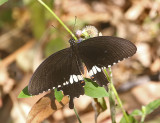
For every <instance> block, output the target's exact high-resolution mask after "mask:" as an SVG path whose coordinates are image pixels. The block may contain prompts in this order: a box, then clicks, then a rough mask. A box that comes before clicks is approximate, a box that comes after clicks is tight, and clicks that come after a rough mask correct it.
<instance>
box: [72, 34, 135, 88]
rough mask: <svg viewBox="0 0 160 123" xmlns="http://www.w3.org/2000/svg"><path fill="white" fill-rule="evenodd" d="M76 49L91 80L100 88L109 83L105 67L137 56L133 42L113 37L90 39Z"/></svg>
mask: <svg viewBox="0 0 160 123" xmlns="http://www.w3.org/2000/svg"><path fill="white" fill-rule="evenodd" d="M75 47H76V49H77V52H78V55H79V57H80V58H81V59H82V61H83V62H84V64H85V65H86V67H87V69H88V71H89V74H90V76H91V78H93V80H94V79H95V80H96V81H97V83H98V84H99V85H100V86H102V85H106V83H108V81H107V79H106V77H105V75H104V73H103V72H102V68H103V67H108V66H111V65H113V64H115V63H118V62H119V61H121V60H123V59H125V58H128V57H130V56H132V55H133V54H135V52H136V50H137V49H136V46H135V45H134V44H133V43H132V42H130V41H128V40H125V39H122V38H117V37H111V36H99V37H94V38H90V39H87V40H85V41H82V42H81V43H79V44H77V45H76V46H75Z"/></svg>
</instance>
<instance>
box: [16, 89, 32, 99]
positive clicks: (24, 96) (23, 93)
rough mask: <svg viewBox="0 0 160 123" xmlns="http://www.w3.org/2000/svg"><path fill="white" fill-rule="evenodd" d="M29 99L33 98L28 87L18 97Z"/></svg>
mask: <svg viewBox="0 0 160 123" xmlns="http://www.w3.org/2000/svg"><path fill="white" fill-rule="evenodd" d="M28 97H32V96H31V95H30V94H29V93H28V86H26V87H25V88H24V89H23V90H22V91H21V93H20V94H19V95H18V98H28Z"/></svg>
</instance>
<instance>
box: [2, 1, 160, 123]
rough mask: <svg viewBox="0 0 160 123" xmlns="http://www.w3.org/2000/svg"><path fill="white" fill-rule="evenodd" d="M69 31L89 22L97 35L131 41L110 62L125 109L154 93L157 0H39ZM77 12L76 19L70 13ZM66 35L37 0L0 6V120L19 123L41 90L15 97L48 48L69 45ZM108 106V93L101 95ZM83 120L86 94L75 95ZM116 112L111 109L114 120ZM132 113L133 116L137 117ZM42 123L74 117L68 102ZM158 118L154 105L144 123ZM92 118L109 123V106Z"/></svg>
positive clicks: (89, 119)
mask: <svg viewBox="0 0 160 123" xmlns="http://www.w3.org/2000/svg"><path fill="white" fill-rule="evenodd" d="M45 2H46V3H47V5H48V6H49V7H50V8H52V10H53V11H54V12H55V13H56V14H57V15H58V16H59V17H60V18H61V19H62V21H63V22H64V23H65V24H66V25H67V26H68V27H69V28H70V29H71V30H72V31H73V32H74V31H76V30H77V29H82V28H83V27H85V26H86V25H94V26H95V27H96V28H97V29H98V30H99V31H100V32H102V34H103V35H106V36H107V35H108V36H118V37H122V38H125V39H128V40H130V41H132V42H133V43H135V44H136V46H137V48H138V51H137V53H136V55H134V56H133V57H131V58H130V59H127V60H125V61H123V62H121V63H118V64H117V65H115V66H113V69H112V70H113V79H114V84H115V87H116V89H117V91H118V93H119V95H120V98H121V99H122V101H123V104H124V107H125V109H126V110H127V111H128V112H129V113H130V112H131V111H133V110H134V109H140V108H141V106H142V105H146V104H148V103H149V102H151V101H153V100H155V99H158V98H160V92H159V90H160V0H45ZM76 17H77V19H76V21H75V18H76ZM70 37H71V36H70V35H69V34H68V33H67V32H66V31H65V29H64V28H63V27H62V26H61V25H60V24H59V23H58V22H57V20H55V18H54V17H53V16H52V15H51V14H50V13H49V12H48V11H47V10H46V9H45V8H44V7H43V6H42V5H41V4H40V3H38V2H37V0H21V1H20V0H10V1H8V2H6V3H5V4H3V5H1V6H0V121H1V122H2V123H24V122H26V117H27V115H28V113H29V111H30V109H31V107H32V106H33V104H34V103H36V101H37V100H38V99H39V98H40V97H42V96H43V95H44V94H42V95H39V96H36V97H32V98H24V99H18V98H17V96H18V94H19V93H20V92H21V90H22V89H23V88H24V87H26V86H27V85H28V83H29V80H30V77H31V76H32V73H33V71H34V70H35V69H36V68H37V66H38V65H39V64H40V63H41V62H42V61H43V60H44V58H46V57H47V56H49V55H51V54H52V53H54V52H56V51H58V50H61V49H63V48H66V47H68V46H69V43H68V40H69V39H70ZM105 99H106V102H107V105H108V98H105ZM75 105H76V108H77V110H78V112H79V114H80V118H81V120H82V122H83V123H93V122H94V115H95V112H94V110H93V108H92V99H91V98H90V97H87V96H81V97H80V98H78V99H76V100H75ZM121 117H122V113H121V111H120V110H119V108H118V109H117V115H116V118H117V121H118V120H119V119H120V118H121ZM137 118H138V117H137ZM43 122H44V123H76V122H78V121H77V119H76V116H75V114H74V112H73V111H72V110H70V109H69V108H68V105H66V106H65V107H63V109H60V110H58V111H56V112H55V113H54V114H53V115H51V116H50V117H49V118H47V119H46V120H45V121H43ZM159 122H160V108H159V109H157V110H155V111H154V112H153V113H152V114H150V115H149V116H147V118H146V123H159ZM98 123H111V120H110V113H109V108H108V109H107V110H106V111H104V112H103V113H101V114H100V115H99V117H98Z"/></svg>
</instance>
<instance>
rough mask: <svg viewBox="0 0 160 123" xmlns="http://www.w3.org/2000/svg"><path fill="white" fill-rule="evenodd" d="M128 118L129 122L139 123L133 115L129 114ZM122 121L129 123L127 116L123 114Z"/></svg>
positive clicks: (122, 122) (121, 122)
mask: <svg viewBox="0 0 160 123" xmlns="http://www.w3.org/2000/svg"><path fill="white" fill-rule="evenodd" d="M128 120H129V123H138V121H137V120H136V119H135V118H134V117H133V116H131V115H128ZM120 123H128V122H127V121H126V119H125V117H124V116H123V117H122V119H121V121H120Z"/></svg>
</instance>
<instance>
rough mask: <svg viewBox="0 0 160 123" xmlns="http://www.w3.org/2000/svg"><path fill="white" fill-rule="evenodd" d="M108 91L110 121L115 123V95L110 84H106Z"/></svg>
mask: <svg viewBox="0 0 160 123" xmlns="http://www.w3.org/2000/svg"><path fill="white" fill-rule="evenodd" d="M108 86H109V87H108V93H109V104H110V111H111V119H112V123H116V106H115V96H114V93H113V91H112V89H111V86H110V85H108Z"/></svg>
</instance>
